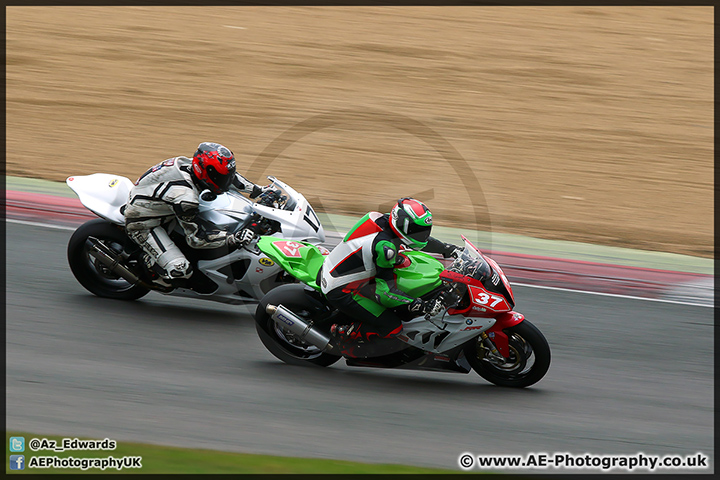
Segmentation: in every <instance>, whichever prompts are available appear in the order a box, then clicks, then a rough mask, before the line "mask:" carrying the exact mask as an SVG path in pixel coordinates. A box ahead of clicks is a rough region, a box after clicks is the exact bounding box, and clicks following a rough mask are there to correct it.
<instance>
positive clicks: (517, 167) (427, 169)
mask: <svg viewBox="0 0 720 480" xmlns="http://www.w3.org/2000/svg"><path fill="white" fill-rule="evenodd" d="M6 15H7V20H6V30H7V31H6V37H7V45H6V55H7V59H6V63H7V90H6V92H7V100H6V114H7V129H6V132H7V174H8V175H14V176H27V177H36V178H45V179H50V180H56V181H63V180H64V179H65V178H66V177H68V176H70V175H79V174H90V173H95V172H104V173H116V174H121V175H125V176H127V177H129V178H131V179H132V180H133V181H134V180H135V179H136V178H137V177H138V176H139V175H141V174H142V173H143V172H144V171H145V170H146V169H147V168H148V167H149V166H151V165H153V164H155V163H158V162H160V161H162V160H164V159H165V158H168V157H172V156H177V155H192V153H193V152H194V150H195V148H196V147H197V144H198V143H200V142H202V141H216V142H220V143H223V144H225V145H226V146H228V147H229V148H231V149H232V150H233V151H234V152H235V154H236V157H237V159H238V170H239V171H240V172H241V173H248V172H249V171H251V172H250V173H252V175H250V176H251V177H252V178H251V180H253V181H255V182H258V183H263V182H264V181H265V179H264V178H263V176H264V175H266V174H272V175H275V176H277V177H278V178H280V179H281V180H284V181H286V182H288V183H290V184H291V185H292V186H294V187H295V188H297V189H298V190H299V191H301V192H303V193H304V194H305V195H306V196H307V197H309V198H312V197H315V198H318V199H319V200H320V202H319V203H321V205H322V208H323V209H325V210H327V211H329V212H332V213H344V214H358V215H360V214H363V213H365V212H366V211H368V210H371V209H377V208H378V206H379V205H382V204H386V203H388V202H389V201H392V200H395V199H397V198H398V197H401V196H405V195H419V194H420V193H423V196H422V197H421V198H420V199H421V200H424V201H426V202H427V203H428V205H429V206H430V207H431V209H432V210H433V212H434V214H435V219H436V224H438V225H447V226H466V225H467V224H468V223H469V222H474V220H475V217H474V213H473V212H474V211H475V210H477V209H482V210H483V211H486V212H488V214H489V215H488V216H487V218H486V219H485V220H486V221H487V225H477V227H475V225H472V227H474V228H479V229H481V230H482V229H485V230H492V231H494V232H505V233H517V234H522V235H527V236H534V237H539V238H549V239H563V240H576V241H583V242H590V243H598V244H605V245H616V246H625V247H632V248H640V249H647V250H657V251H667V252H674V253H683V254H689V255H695V256H703V257H711V256H712V253H713V222H712V218H713V138H714V136H713V135H714V131H713V128H714V127H713V125H714V122H713V84H714V83H713V82H714V77H713V10H712V7H679V6H678V7H582V6H574V7H522V8H508V7H442V8H440V7H282V8H278V7H178V6H173V7H150V6H144V7H130V6H125V7H8V8H7V9H6ZM368 112H370V113H368ZM328 114H331V115H333V116H332V121H331V122H330V123H323V122H319V123H317V125H320V126H321V127H322V128H319V127H318V128H314V127H313V125H315V124H314V123H313V122H312V120H311V119H313V118H316V117H317V116H322V115H328ZM304 121H310V123H309V125H310V127H309V128H307V129H306V132H305V133H304V134H303V135H300V136H299V137H298V138H297V140H296V141H294V142H293V143H292V144H289V145H287V146H286V148H283V149H282V151H279V152H276V153H278V155H277V158H274V159H273V160H272V162H270V161H269V160H268V158H269V157H267V156H266V157H263V155H262V153H263V152H264V151H266V149H267V148H268V146H271V145H273V142H275V141H276V140H277V139H278V138H279V137H280V138H282V135H283V134H284V133H285V132H287V131H289V130H292V129H293V128H294V127H296V126H297V125H298V124H299V123H300V122H304ZM393 122H398V123H399V124H398V125H393ZM437 139H442V140H443V141H446V142H448V144H449V145H451V146H452V148H453V149H454V151H455V152H456V153H457V154H458V157H457V158H460V159H462V162H459V163H458V162H456V163H455V165H451V164H450V162H448V160H447V158H446V156H443V154H442V152H438V150H437V149H435V148H434V147H433V145H434V143H433V142H434V141H436V140H437ZM266 163H267V164H268V165H267V168H263V167H264V165H265V164H266ZM458 165H459V166H460V167H462V168H458ZM251 167H252V169H251ZM265 170H266V171H265ZM473 176H474V177H475V178H476V179H477V182H478V183H479V185H480V189H481V194H478V192H477V191H468V189H469V188H471V189H472V188H474V187H473V186H472V185H473V184H472V182H471V183H468V181H467V180H468V179H469V178H472V177H473ZM480 203H484V205H479V204H480Z"/></svg>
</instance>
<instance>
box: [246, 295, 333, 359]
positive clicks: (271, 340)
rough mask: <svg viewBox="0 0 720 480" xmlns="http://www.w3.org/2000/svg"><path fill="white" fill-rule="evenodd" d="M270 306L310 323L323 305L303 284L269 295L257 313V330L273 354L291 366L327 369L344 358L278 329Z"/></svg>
mask: <svg viewBox="0 0 720 480" xmlns="http://www.w3.org/2000/svg"><path fill="white" fill-rule="evenodd" d="M268 304H272V305H280V304H282V305H283V306H284V307H285V308H288V309H289V310H291V311H292V312H293V313H294V314H295V315H297V316H298V317H300V318H302V319H303V320H310V319H311V318H312V316H313V313H314V312H315V313H316V312H317V311H318V308H319V307H320V305H318V302H317V300H314V299H312V298H310V297H309V296H308V295H307V293H306V292H305V286H304V285H300V284H287V285H280V286H279V287H277V288H274V289H272V290H271V291H270V292H268V293H267V295H265V296H264V297H263V298H262V300H260V303H259V304H258V307H257V310H256V311H255V328H256V329H257V333H258V336H259V337H260V341H261V342H262V343H263V345H265V348H267V349H268V350H269V351H270V353H272V354H273V355H275V356H276V357H277V358H279V359H280V360H282V361H283V362H285V363H289V364H291V365H306V366H320V367H327V366H328V365H332V364H333V363H335V362H337V361H338V360H340V358H341V357H339V356H337V355H331V354H329V353H326V352H323V351H321V350H320V349H319V348H317V347H316V346H314V345H311V344H308V343H305V342H303V341H302V340H300V339H299V338H297V337H296V336H295V335H293V334H292V332H290V331H288V330H286V329H285V328H282V327H281V326H279V325H278V324H277V323H276V322H275V320H273V319H272V317H270V315H268V313H267V312H266V311H265V307H266V306H267V305H268Z"/></svg>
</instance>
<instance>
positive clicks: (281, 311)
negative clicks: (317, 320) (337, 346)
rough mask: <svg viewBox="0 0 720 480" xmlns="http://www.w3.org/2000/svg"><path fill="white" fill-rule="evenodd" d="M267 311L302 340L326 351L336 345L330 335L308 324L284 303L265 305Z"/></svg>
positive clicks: (331, 349) (329, 350)
mask: <svg viewBox="0 0 720 480" xmlns="http://www.w3.org/2000/svg"><path fill="white" fill-rule="evenodd" d="M265 311H266V312H267V313H268V315H270V317H272V319H273V320H275V321H276V322H278V324H280V325H282V326H283V327H285V328H287V329H288V330H290V331H291V332H292V333H294V334H295V335H297V336H299V337H300V338H301V339H302V340H304V341H306V342H308V343H311V344H313V345H315V346H316V347H318V348H319V349H320V350H322V351H324V352H331V351H333V350H334V347H333V346H332V345H331V344H330V337H328V336H327V335H325V334H324V333H322V332H319V331H318V330H315V329H313V328H312V325H308V324H307V322H305V320H303V319H302V318H300V317H298V316H297V315H295V314H294V313H292V312H291V311H290V310H288V309H287V308H285V307H283V306H282V305H277V306H275V305H270V304H268V306H267V307H265Z"/></svg>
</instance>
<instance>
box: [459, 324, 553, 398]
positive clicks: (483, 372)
mask: <svg viewBox="0 0 720 480" xmlns="http://www.w3.org/2000/svg"><path fill="white" fill-rule="evenodd" d="M503 331H504V332H505V333H506V334H507V336H508V343H509V347H510V357H509V358H507V359H503V360H500V359H497V358H495V357H494V356H493V355H492V354H491V353H490V351H489V349H488V348H487V347H486V346H485V345H484V344H483V343H482V339H481V338H480V337H478V339H477V341H473V342H472V343H470V344H468V346H467V347H465V357H466V358H467V359H468V362H469V363H470V365H471V366H472V368H473V370H475V372H477V374H478V375H480V376H481V377H483V378H484V379H485V380H487V381H488V382H491V383H494V384H495V385H500V386H503V387H517V388H522V387H529V386H530V385H533V384H535V383H537V382H539V381H540V379H541V378H543V377H544V376H545V374H546V373H547V371H548V368H550V346H549V345H548V343H547V340H545V336H543V334H542V332H540V330H538V328H537V327H536V326H535V325H533V324H532V323H530V322H529V321H527V320H523V321H522V322H521V323H519V324H517V325H515V326H513V327H510V328H507V329H505V330H503Z"/></svg>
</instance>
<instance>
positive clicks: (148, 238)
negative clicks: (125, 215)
mask: <svg viewBox="0 0 720 480" xmlns="http://www.w3.org/2000/svg"><path fill="white" fill-rule="evenodd" d="M143 227H146V226H145V225H142V223H141V222H133V223H130V224H128V225H127V233H128V236H129V237H130V238H131V239H132V240H133V241H134V242H135V243H137V244H138V245H140V247H142V249H143V251H144V252H145V253H146V254H147V255H148V257H149V265H148V267H150V268H153V269H154V270H155V271H157V272H158V273H159V274H160V275H161V276H162V277H163V278H164V279H165V280H166V281H169V280H173V279H187V278H190V276H191V275H192V266H191V265H190V262H189V261H188V259H187V258H185V255H183V253H182V252H181V251H180V249H179V248H178V246H177V245H175V243H174V242H173V241H172V240H171V239H170V236H169V235H168V233H167V232H166V231H165V229H164V228H162V227H160V226H153V227H151V228H143Z"/></svg>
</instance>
